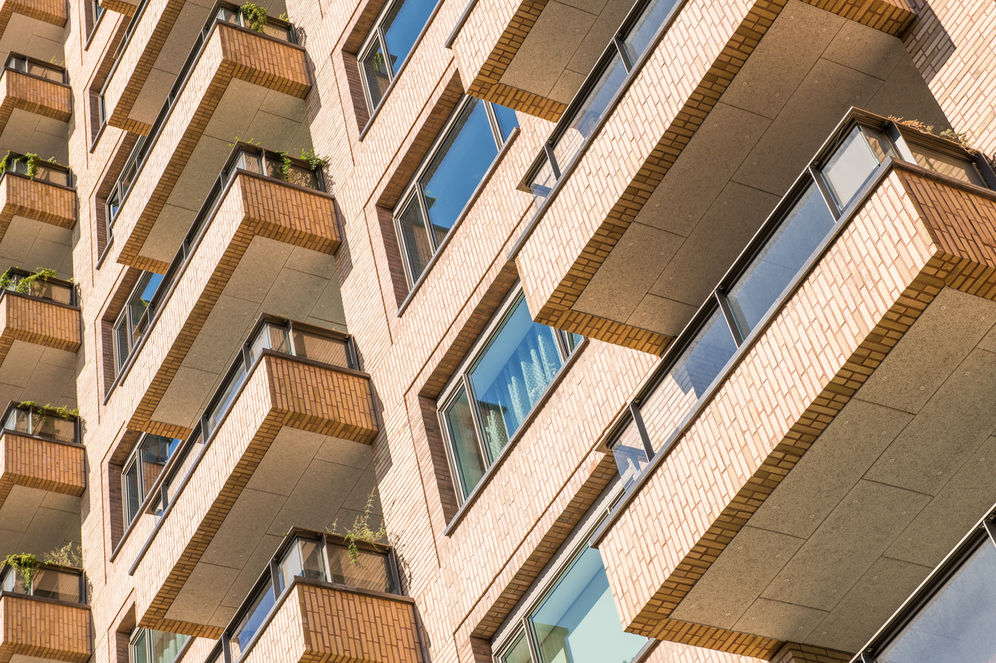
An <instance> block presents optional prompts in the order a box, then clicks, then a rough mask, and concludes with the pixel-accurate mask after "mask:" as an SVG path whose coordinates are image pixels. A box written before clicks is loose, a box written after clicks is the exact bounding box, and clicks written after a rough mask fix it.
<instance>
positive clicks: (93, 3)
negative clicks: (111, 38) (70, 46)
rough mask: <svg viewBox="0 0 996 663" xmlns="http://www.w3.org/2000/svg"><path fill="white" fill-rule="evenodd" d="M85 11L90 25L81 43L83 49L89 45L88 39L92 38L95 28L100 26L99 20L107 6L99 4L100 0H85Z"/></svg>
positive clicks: (105, 11) (101, 18)
mask: <svg viewBox="0 0 996 663" xmlns="http://www.w3.org/2000/svg"><path fill="white" fill-rule="evenodd" d="M86 11H87V12H88V19H89V21H90V25H89V29H88V30H87V33H86V40H85V41H84V44H83V48H84V49H86V48H88V47H89V46H90V40H92V39H93V35H94V34H96V32H97V28H98V27H100V22H101V21H102V20H103V18H104V15H105V14H107V8H106V7H104V6H103V5H102V4H100V0H87V8H86Z"/></svg>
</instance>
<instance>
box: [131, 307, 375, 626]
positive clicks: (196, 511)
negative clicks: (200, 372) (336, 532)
mask: <svg viewBox="0 0 996 663" xmlns="http://www.w3.org/2000/svg"><path fill="white" fill-rule="evenodd" d="M354 362H355V360H354V359H353V354H352V351H351V347H350V345H349V342H348V339H347V338H344V337H342V336H341V335H335V334H332V335H330V334H328V333H323V332H321V331H319V330H316V329H313V328H308V327H305V326H299V325H295V324H292V323H288V322H286V321H283V322H280V321H272V320H269V319H264V321H263V322H261V324H260V325H258V326H257V328H256V329H255V330H254V332H253V333H252V334H251V335H250V337H249V339H248V340H247V341H246V343H245V345H244V346H243V348H242V351H241V353H240V354H239V357H238V359H237V360H236V361H235V363H234V364H233V365H232V367H231V369H230V370H229V371H228V373H227V374H226V376H225V378H224V380H222V382H221V385H220V386H219V387H218V390H217V391H216V393H215V395H214V397H213V398H212V399H211V401H210V404H209V405H208V407H207V408H206V409H205V410H204V411H203V413H202V414H201V416H200V418H199V420H198V422H197V424H196V426H195V428H194V431H193V432H192V433H191V434H190V436H189V437H188V438H187V439H186V440H185V441H184V442H183V444H182V445H180V446H179V448H178V449H177V450H176V452H175V453H174V454H173V455H172V456H171V457H170V459H169V461H168V463H167V465H166V467H165V468H164V469H163V471H162V473H161V474H160V477H159V480H158V481H157V484H156V485H154V486H153V487H152V488H151V490H150V491H149V495H148V497H147V498H146V503H145V505H144V506H143V509H142V510H143V511H144V512H145V515H144V516H139V517H140V518H144V519H145V521H146V525H143V526H142V527H144V528H145V529H146V530H147V531H148V525H149V524H152V527H151V531H150V534H149V535H148V538H147V539H146V542H145V544H144V546H143V547H142V549H141V550H140V551H139V552H138V553H137V559H136V560H135V562H134V564H133V566H132V567H131V573H132V574H133V575H134V576H135V579H136V587H138V588H139V589H138V592H139V594H138V597H137V605H136V613H137V614H138V615H139V625H140V626H143V627H145V628H153V629H157V630H170V631H173V632H179V633H186V634H188V635H195V636H198V637H201V636H204V637H212V638H217V637H218V636H220V635H221V631H222V629H223V628H224V626H225V624H227V623H228V622H229V620H231V618H232V617H233V615H234V613H235V611H236V609H237V608H238V607H239V605H240V603H241V601H242V599H243V598H244V597H245V596H246V594H247V593H248V592H249V590H250V589H251V588H252V586H253V582H254V581H255V579H256V574H257V571H258V569H259V568H260V567H261V566H262V565H263V564H265V562H266V560H267V559H269V557H270V556H271V555H272V554H273V552H274V550H275V549H276V547H277V545H278V544H279V542H280V538H281V537H282V536H283V535H284V534H285V533H286V532H287V530H288V529H289V528H290V527H292V526H303V527H308V528H312V529H324V528H325V527H326V526H328V525H329V524H330V523H331V522H332V521H334V520H336V519H337V518H338V519H339V520H340V521H341V522H347V521H348V522H352V520H353V518H354V517H355V515H356V514H358V513H359V512H360V511H362V510H363V508H364V506H363V505H364V504H365V500H366V499H367V497H368V496H369V495H370V494H371V492H372V490H373V487H374V478H373V471H372V454H371V451H370V448H369V446H368V445H369V444H370V443H371V442H372V441H373V439H374V437H375V436H376V435H377V422H376V419H375V416H374V410H373V402H372V400H371V392H370V384H369V378H367V376H365V375H364V374H361V373H358V372H356V371H355V370H354V369H353V366H355V363H354ZM167 627H168V628H167Z"/></svg>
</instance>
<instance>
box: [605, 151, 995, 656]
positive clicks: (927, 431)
mask: <svg viewBox="0 0 996 663" xmlns="http://www.w3.org/2000/svg"><path fill="white" fill-rule="evenodd" d="M994 222H996V196H994V195H993V194H991V193H989V192H983V191H982V190H981V189H976V188H973V187H963V186H960V185H953V184H951V183H950V181H945V180H940V179H938V178H937V177H936V176H933V175H928V174H925V172H922V171H920V170H919V169H913V167H907V166H901V165H896V166H894V167H893V169H892V171H891V172H890V173H889V174H888V175H887V176H886V178H885V179H884V180H883V181H882V182H881V183H880V184H879V185H878V186H877V187H876V189H875V191H874V192H873V194H872V196H871V198H870V199H869V200H868V201H867V202H866V203H865V205H864V206H863V207H862V208H861V210H860V211H859V212H858V213H857V215H856V216H855V217H854V218H853V219H852V220H851V221H850V222H849V224H848V225H847V226H846V227H845V228H844V229H843V230H842V231H841V232H840V234H839V235H838V236H837V238H836V239H835V241H834V243H833V244H831V246H830V247H829V249H828V250H827V252H826V253H825V254H824V255H823V257H822V258H821V260H820V262H819V263H817V264H816V266H814V268H813V270H812V271H811V272H810V273H809V274H808V275H807V276H806V278H805V280H804V281H803V283H802V284H801V285H800V286H799V288H798V290H796V291H795V292H794V293H793V294H792V295H791V297H790V298H789V299H788V300H787V301H786V302H785V303H784V304H783V305H782V307H781V308H780V309H779V310H778V312H777V313H776V314H775V317H774V318H773V319H772V321H771V323H770V325H769V326H768V327H767V328H766V329H765V330H764V333H763V334H762V335H761V336H760V337H759V338H758V339H757V342H756V344H754V345H752V346H751V347H749V348H748V349H747V352H746V353H745V354H744V355H743V356H742V359H741V360H740V362H739V363H738V364H737V365H736V366H735V367H734V368H733V369H732V372H731V373H730V374H729V375H728V377H727V378H726V379H725V380H724V381H723V383H722V384H721V385H720V386H719V387H718V389H717V391H716V393H715V396H714V397H713V398H712V400H711V401H709V402H708V404H707V405H705V406H704V407H703V409H702V410H701V411H700V412H699V414H698V415H697V416H696V417H695V418H694V419H692V421H691V423H690V424H689V425H688V427H687V428H686V429H685V430H684V431H683V433H682V434H681V436H679V437H678V438H677V440H676V441H675V443H674V447H673V450H672V451H671V452H670V453H669V454H668V455H667V456H666V457H665V458H663V462H659V463H657V464H656V465H653V466H652V469H651V470H650V474H649V475H648V476H647V477H646V479H645V481H644V482H643V483H642V484H641V486H640V487H639V489H638V491H637V492H636V493H635V494H634V495H633V496H632V497H631V499H630V500H629V501H628V502H627V503H626V504H625V507H624V508H623V510H622V511H621V512H620V514H619V515H618V517H617V519H616V520H615V521H614V522H613V524H612V525H611V526H610V528H609V529H608V531H607V533H606V534H605V536H604V538H603V539H602V541H601V543H600V544H599V548H600V550H601V552H602V554H603V556H604V557H605V558H606V560H607V568H608V573H609V579H610V584H612V586H613V588H614V592H613V594H614V595H615V596H617V597H623V598H620V599H617V602H619V603H620V604H621V605H620V607H621V614H622V616H623V620H624V622H625V623H626V624H627V625H628V630H631V631H633V632H639V633H642V634H644V635H648V636H652V637H656V638H660V639H668V640H677V641H680V642H686V643H688V644H701V642H700V641H699V640H698V638H703V637H704V636H703V635H702V634H703V633H708V634H709V637H710V638H711V639H710V640H709V642H708V643H707V644H705V645H703V646H710V647H713V648H716V649H722V650H725V651H731V652H735V653H739V654H746V655H752V656H760V657H764V658H767V657H769V656H770V655H772V654H773V653H774V651H775V650H776V649H777V647H778V646H779V645H780V641H785V640H788V641H794V642H805V643H807V644H812V645H816V646H823V647H828V648H831V649H836V650H842V651H855V650H856V649H857V648H859V647H860V646H861V645H862V644H863V643H864V642H865V641H866V640H867V639H868V638H869V637H870V636H871V634H872V633H874V631H875V630H876V629H877V628H878V627H879V625H880V624H881V623H882V622H883V621H884V620H885V619H886V618H887V617H888V616H889V615H890V614H891V613H892V612H893V611H894V610H895V609H896V608H898V607H899V605H900V603H901V602H902V601H903V599H905V597H906V596H908V595H909V593H910V592H911V591H912V590H913V589H914V588H915V587H916V586H917V585H918V584H919V583H920V582H921V581H922V580H923V579H924V578H925V577H926V575H927V574H928V573H929V572H930V570H931V569H932V568H933V567H934V565H936V564H937V563H938V562H939V561H940V560H941V559H942V558H943V556H944V555H945V554H946V553H947V551H948V550H950V549H951V547H953V545H954V544H955V543H956V542H957V541H958V540H959V539H960V537H961V536H962V535H963V534H964V532H965V531H966V530H967V529H968V528H969V527H971V525H972V524H973V523H975V522H976V521H977V520H978V518H979V517H980V515H981V514H982V513H984V512H985V511H986V510H987V509H988V508H989V507H991V504H992V495H993V494H994V490H996V480H994V479H993V477H992V473H991V472H990V471H988V470H989V467H990V466H991V463H992V461H993V460H994V459H996V437H994V435H996V418H994V417H993V414H992V412H991V408H990V406H989V403H988V400H987V397H986V395H987V394H989V393H991V391H992V389H993V387H994V385H996V354H994V352H993V351H994V350H996V302H994V300H996V286H994V283H996V253H994V252H993V249H992V247H993V245H994V242H993V231H992V228H993V227H994ZM786 347H788V348H790V350H786ZM730 413H735V414H730ZM645 416H646V417H647V422H648V428H649V429H650V432H651V438H652V439H653V438H654V433H655V432H657V433H658V434H660V432H661V430H662V424H661V422H660V419H662V418H666V417H665V416H664V413H651V414H649V415H645ZM706 458H709V459H711V460H706ZM698 467H708V468H719V469H715V470H714V469H710V470H708V473H707V474H701V473H699V472H697V471H696V470H692V471H693V472H694V473H695V475H694V476H689V475H688V471H689V470H688V469H686V468H698ZM683 486H695V488H694V490H695V491H696V495H698V496H699V497H698V498H697V499H696V500H695V506H693V507H688V504H689V503H690V502H689V500H691V497H690V496H686V495H685V494H684V490H685V489H684V488H683ZM689 508H690V509H691V512H689V511H688V509H689ZM679 512H680V513H679ZM679 521H680V522H682V523H684V525H679V524H678V522H679ZM700 523H701V524H700ZM636 538H639V539H641V540H642V542H643V543H642V544H641V545H642V546H643V547H645V548H646V549H647V550H652V551H654V553H655V554H654V555H653V556H652V559H653V561H652V562H651V563H650V564H649V565H648V567H647V568H646V569H645V571H646V572H645V573H641V574H639V575H637V574H633V573H630V572H629V571H628V569H630V568H631V565H632V562H633V560H632V541H633V540H635V539H636ZM641 559H642V558H641ZM744 634H746V635H744Z"/></svg>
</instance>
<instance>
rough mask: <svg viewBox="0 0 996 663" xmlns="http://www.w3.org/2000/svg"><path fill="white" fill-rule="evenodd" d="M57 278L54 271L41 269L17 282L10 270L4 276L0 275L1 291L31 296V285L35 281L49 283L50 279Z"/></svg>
mask: <svg viewBox="0 0 996 663" xmlns="http://www.w3.org/2000/svg"><path fill="white" fill-rule="evenodd" d="M55 277H56V273H55V270H54V269H49V268H48V267H39V268H37V269H36V270H35V271H34V273H32V274H28V275H27V276H25V277H23V278H21V279H20V280H18V281H15V280H14V277H13V276H12V275H11V273H10V270H9V269H8V270H7V271H5V272H4V273H3V274H0V290H13V291H14V292H17V293H20V294H22V295H29V294H31V285H32V284H33V283H34V282H35V281H38V280H42V281H48V280H49V279H54V278H55ZM11 286H13V287H11Z"/></svg>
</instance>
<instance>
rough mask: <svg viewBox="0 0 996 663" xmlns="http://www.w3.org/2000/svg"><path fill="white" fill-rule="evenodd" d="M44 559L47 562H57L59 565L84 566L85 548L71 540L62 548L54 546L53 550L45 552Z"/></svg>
mask: <svg viewBox="0 0 996 663" xmlns="http://www.w3.org/2000/svg"><path fill="white" fill-rule="evenodd" d="M44 561H45V563H46V564H56V565H58V566H73V567H76V568H82V566H83V549H82V548H81V547H80V545H79V544H78V543H73V542H72V541H70V542H69V543H67V544H66V545H64V546H62V547H60V548H53V549H52V550H50V551H48V552H47V553H45V558H44Z"/></svg>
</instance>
